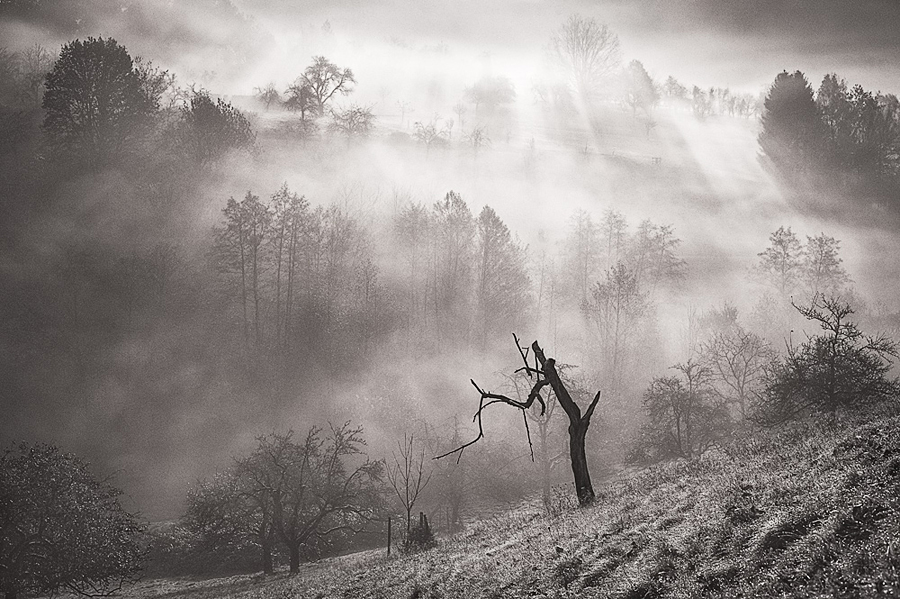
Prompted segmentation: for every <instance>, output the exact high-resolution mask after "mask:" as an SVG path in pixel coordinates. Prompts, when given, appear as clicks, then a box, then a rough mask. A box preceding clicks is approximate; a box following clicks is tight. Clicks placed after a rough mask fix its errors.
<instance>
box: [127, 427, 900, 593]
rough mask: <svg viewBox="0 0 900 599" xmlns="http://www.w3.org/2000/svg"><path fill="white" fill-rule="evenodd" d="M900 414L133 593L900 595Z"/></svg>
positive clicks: (764, 441) (781, 437) (748, 440)
mask: <svg viewBox="0 0 900 599" xmlns="http://www.w3.org/2000/svg"><path fill="white" fill-rule="evenodd" d="M898 425H900V416H897V415H892V414H890V413H882V414H880V415H875V416H869V417H868V418H866V419H860V418H859V417H857V418H855V419H850V418H847V417H843V418H838V419H837V420H835V421H827V420H822V419H819V420H809V421H804V422H798V423H793V424H790V425H787V426H785V427H782V428H780V429H777V430H773V431H767V432H763V433H757V434H755V435H754V436H747V437H745V438H744V439H741V440H737V441H735V442H733V443H731V444H729V445H728V446H726V447H723V448H721V449H718V450H714V451H712V452H709V453H707V454H706V455H704V456H703V457H702V458H700V459H696V460H692V461H679V462H672V463H667V464H662V465H658V466H654V467H650V468H647V469H644V470H641V471H638V472H633V473H630V474H627V475H624V476H622V477H621V478H619V479H618V480H616V481H614V482H612V483H610V484H607V485H598V487H601V488H600V489H599V493H598V501H597V503H596V505H595V506H594V507H591V508H588V509H580V510H575V509H572V510H564V511H562V513H560V514H559V515H558V516H554V517H548V516H545V515H544V514H542V513H540V512H539V511H537V510H529V509H520V510H515V511H512V512H509V513H507V514H503V515H501V516H498V517H496V518H493V519H490V520H485V521H481V522H478V523H476V524H475V525H472V526H470V527H469V528H468V529H466V530H465V531H463V532H461V533H459V534H457V535H454V536H452V537H448V538H444V539H441V541H440V544H439V546H438V547H436V548H434V549H431V550H428V551H424V552H421V553H414V554H410V555H399V556H391V557H387V556H385V555H384V552H383V551H368V552H362V553H357V554H354V555H351V556H345V557H341V558H334V559H329V560H322V561H320V562H316V563H311V564H306V565H305V566H304V568H303V569H302V570H301V574H300V575H299V576H296V577H286V576H283V575H281V576H279V575H276V576H275V577H270V578H263V577H261V576H259V575H255V576H235V577H230V578H221V579H214V580H206V581H197V580H191V581H187V580H177V581H173V580H155V581H146V582H144V583H142V584H141V585H139V586H138V587H136V588H134V589H133V590H132V591H131V592H130V593H129V595H130V596H132V597H149V596H158V597H159V596H161V597H168V596H172V597H174V596H179V597H184V599H200V598H204V599H206V598H210V599H212V598H216V597H226V596H227V597H238V598H241V599H288V598H293V597H298V598H299V597H320V598H325V597H348V598H349V597H371V598H376V597H391V598H393V599H401V598H404V599H405V598H407V597H409V598H413V597H419V598H422V597H435V598H437V597H623V598H625V597H628V598H638V597H744V596H757V597H762V596H796V597H815V596H828V597H833V596H839V597H858V596H867V597H873V596H897V595H898V594H900V573H898V569H900V426H898Z"/></svg>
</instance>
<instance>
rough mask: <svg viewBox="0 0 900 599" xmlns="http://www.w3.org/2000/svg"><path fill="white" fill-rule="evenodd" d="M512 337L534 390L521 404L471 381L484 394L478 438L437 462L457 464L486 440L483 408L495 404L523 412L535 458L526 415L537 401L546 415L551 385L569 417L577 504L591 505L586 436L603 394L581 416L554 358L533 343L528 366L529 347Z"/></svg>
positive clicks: (522, 370)
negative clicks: (545, 394)
mask: <svg viewBox="0 0 900 599" xmlns="http://www.w3.org/2000/svg"><path fill="white" fill-rule="evenodd" d="M513 338H514V339H515V341H516V348H517V349H518V351H519V355H520V356H521V357H522V361H523V362H524V364H525V365H524V366H522V367H521V368H519V369H518V370H517V372H524V373H525V374H526V375H528V376H529V377H531V378H532V379H533V381H534V383H533V384H532V386H531V391H530V392H529V393H528V397H527V398H526V400H525V401H518V400H515V399H512V398H511V397H508V396H506V395H502V394H499V393H491V392H490V391H485V390H483V389H482V388H481V387H479V386H478V384H477V383H476V382H475V381H474V380H473V381H471V383H472V386H473V387H475V389H476V390H477V391H478V392H479V393H480V394H481V400H480V401H479V403H478V411H477V412H475V416H474V418H473V420H474V421H475V422H477V423H478V436H477V437H475V439H473V440H472V441H469V442H468V443H464V444H463V445H461V446H459V447H457V448H456V449H454V450H452V451H448V452H447V453H445V454H443V455H439V456H436V457H435V458H434V459H436V460H438V459H441V458H445V457H447V456H450V455H453V454H457V461H458V460H459V459H460V458H462V453H463V451H465V449H466V448H467V447H469V446H471V445H474V444H475V443H477V442H478V441H479V440H481V439H482V438H483V437H484V428H483V427H482V422H481V415H482V412H484V409H485V408H487V407H488V406H490V405H493V404H496V403H505V404H507V405H510V406H513V407H514V408H517V409H519V410H521V411H522V420H523V421H524V422H525V432H526V434H527V435H528V445H529V447H531V448H532V459H534V453H533V451H534V449H533V445H532V443H531V432H530V429H529V427H528V417H527V415H526V412H527V411H528V410H529V409H530V408H531V406H532V405H534V402H535V401H537V402H538V404H539V405H540V406H541V413H542V414H544V413H546V407H547V402H546V401H545V400H544V398H543V397H542V396H541V392H542V391H543V389H544V387H547V386H549V387H550V389H551V390H552V391H553V394H554V395H555V396H556V399H557V401H558V402H559V405H560V406H562V409H563V410H564V411H565V413H566V416H568V417H569V459H570V461H571V463H572V474H573V476H574V478H575V492H576V494H577V495H578V504H579V505H581V506H587V505H590V504H591V503H593V502H594V498H595V495H594V486H593V484H591V473H590V471H589V470H588V465H587V455H586V454H585V450H584V442H585V438H586V436H587V431H588V427H589V426H590V425H591V417H592V416H593V415H594V410H595V409H596V407H597V403H598V402H599V401H600V391H597V394H596V395H594V399H592V400H591V402H590V404H589V405H588V408H587V410H585V411H584V413H582V411H581V408H580V407H579V406H578V404H577V403H575V400H574V399H572V395H571V394H570V393H569V390H568V388H567V387H566V385H565V383H564V382H563V381H562V379H561V378H560V376H559V372H558V371H557V370H556V360H555V359H554V358H548V357H546V356H545V355H544V350H543V349H542V348H541V346H540V345H539V344H538V342H537V341H534V342H533V343H532V344H531V351H532V352H533V354H534V365H533V366H531V365H529V363H528V357H529V355H528V354H529V348H528V347H524V348H523V347H522V346H521V345H520V342H519V338H518V337H516V336H515V335H513Z"/></svg>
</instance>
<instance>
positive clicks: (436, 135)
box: [413, 116, 452, 156]
mask: <svg viewBox="0 0 900 599" xmlns="http://www.w3.org/2000/svg"><path fill="white" fill-rule="evenodd" d="M437 122H438V118H437V116H435V118H433V119H432V120H431V122H430V123H422V122H420V121H416V122H415V123H413V129H414V132H413V138H414V139H415V140H416V141H418V142H422V143H423V144H425V156H428V154H429V152H430V151H431V148H432V147H434V146H440V145H444V144H446V143H447V138H446V135H447V134H446V132H445V131H443V130H441V129H438V126H437ZM451 122H452V121H451Z"/></svg>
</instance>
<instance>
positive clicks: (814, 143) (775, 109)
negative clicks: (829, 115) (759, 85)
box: [759, 71, 824, 177]
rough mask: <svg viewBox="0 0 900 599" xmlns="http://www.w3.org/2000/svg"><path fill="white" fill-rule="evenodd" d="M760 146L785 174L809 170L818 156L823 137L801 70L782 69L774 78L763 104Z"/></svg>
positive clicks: (809, 88)
mask: <svg viewBox="0 0 900 599" xmlns="http://www.w3.org/2000/svg"><path fill="white" fill-rule="evenodd" d="M763 108H764V110H763V115H762V121H761V124H762V131H761V132H760V134H759V145H760V147H761V148H762V151H763V153H764V154H765V155H766V156H767V157H768V158H769V159H770V160H771V162H772V164H773V165H774V166H775V168H776V169H778V171H779V172H781V173H782V174H784V175H786V176H789V177H791V176H797V175H803V174H806V173H807V172H809V170H810V168H812V167H813V166H814V165H815V164H816V163H817V162H818V160H819V159H820V158H821V147H822V142H823V139H824V135H823V129H824V127H823V125H822V121H821V119H820V116H819V109H818V107H817V106H816V102H815V100H814V99H813V91H812V88H811V87H810V85H809V83H808V82H807V80H806V76H805V75H804V74H803V73H801V72H800V71H795V72H794V73H790V74H789V73H787V72H786V71H783V72H782V73H780V74H779V75H778V76H777V77H776V78H775V83H773V84H772V87H771V88H769V93H768V95H767V96H766V99H765V101H764V103H763Z"/></svg>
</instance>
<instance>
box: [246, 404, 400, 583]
mask: <svg viewBox="0 0 900 599" xmlns="http://www.w3.org/2000/svg"><path fill="white" fill-rule="evenodd" d="M258 441H259V446H258V448H257V449H256V450H255V451H254V452H253V453H252V454H251V455H250V456H248V457H247V458H245V459H243V460H241V461H239V468H241V469H242V470H246V471H247V474H246V476H250V477H253V478H255V479H257V480H258V481H259V482H258V483H257V484H258V488H260V489H262V488H268V489H271V497H272V507H273V521H274V524H275V530H276V533H277V535H278V538H279V540H280V541H281V542H282V543H284V545H285V546H286V548H287V550H288V555H289V559H290V562H289V565H290V571H291V573H297V572H298V571H299V569H300V556H301V549H303V548H304V547H306V548H308V549H309V548H313V547H315V545H316V543H317V542H318V541H319V540H320V539H324V538H326V537H327V536H328V535H331V534H334V533H337V532H338V531H342V530H352V531H357V530H360V529H361V527H362V526H364V525H365V524H366V523H367V522H368V521H370V520H371V519H372V518H373V517H374V515H375V510H376V509H377V508H378V507H379V506H378V489H377V483H378V482H379V480H380V477H381V475H382V470H383V464H382V463H381V462H371V461H369V460H364V461H362V462H361V463H358V464H356V465H353V464H352V463H351V460H354V459H355V457H356V456H360V455H362V448H363V446H364V445H365V441H364V440H363V437H362V428H360V427H353V426H351V425H350V423H349V422H347V423H344V424H343V425H341V426H330V427H329V429H328V432H327V433H326V434H325V435H323V434H322V431H321V430H320V429H318V428H312V429H310V430H309V432H308V433H307V434H306V437H305V438H304V439H303V441H301V442H296V441H294V439H293V434H292V433H290V432H289V433H286V434H277V433H273V434H271V435H267V436H264V437H260V438H259V439H258Z"/></svg>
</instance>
